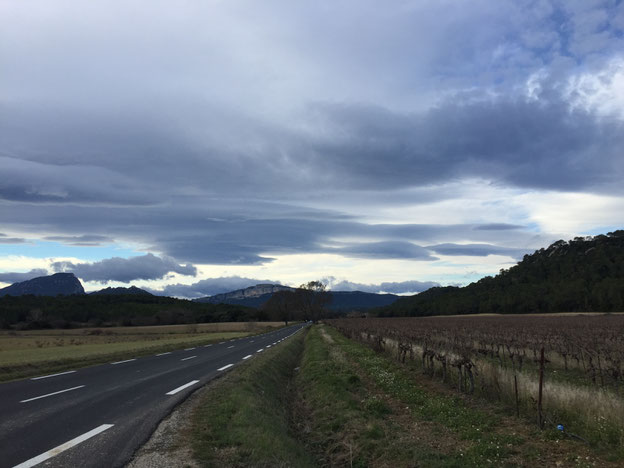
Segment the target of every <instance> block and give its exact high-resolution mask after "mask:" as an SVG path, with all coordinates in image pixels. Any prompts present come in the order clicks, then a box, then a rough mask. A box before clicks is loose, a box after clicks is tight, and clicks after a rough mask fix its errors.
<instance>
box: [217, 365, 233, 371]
mask: <svg viewBox="0 0 624 468" xmlns="http://www.w3.org/2000/svg"><path fill="white" fill-rule="evenodd" d="M233 365H234V364H228V365H227V366H223V367H220V368H218V369H217V370H218V371H222V370H225V369H229V368H230V367H232V366H233Z"/></svg>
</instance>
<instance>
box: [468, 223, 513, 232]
mask: <svg viewBox="0 0 624 468" xmlns="http://www.w3.org/2000/svg"><path fill="white" fill-rule="evenodd" d="M475 229H476V230H477V231H509V230H513V229H524V226H520V225H518V224H505V223H491V224H482V225H480V226H475Z"/></svg>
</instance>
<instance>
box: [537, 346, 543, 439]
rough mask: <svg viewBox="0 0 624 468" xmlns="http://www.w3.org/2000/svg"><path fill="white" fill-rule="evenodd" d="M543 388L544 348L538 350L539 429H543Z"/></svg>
mask: <svg viewBox="0 0 624 468" xmlns="http://www.w3.org/2000/svg"><path fill="white" fill-rule="evenodd" d="M543 387H544V347H543V346H542V349H541V350H540V369H539V395H538V398H537V423H538V425H539V427H540V429H543V428H544V415H543V414H542V389H543Z"/></svg>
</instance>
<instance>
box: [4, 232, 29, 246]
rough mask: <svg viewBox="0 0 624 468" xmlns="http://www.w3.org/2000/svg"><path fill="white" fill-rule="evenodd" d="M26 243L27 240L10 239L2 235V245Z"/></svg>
mask: <svg viewBox="0 0 624 468" xmlns="http://www.w3.org/2000/svg"><path fill="white" fill-rule="evenodd" d="M25 242H26V239H22V238H21V237H9V236H7V235H6V234H2V233H0V244H23V243H25Z"/></svg>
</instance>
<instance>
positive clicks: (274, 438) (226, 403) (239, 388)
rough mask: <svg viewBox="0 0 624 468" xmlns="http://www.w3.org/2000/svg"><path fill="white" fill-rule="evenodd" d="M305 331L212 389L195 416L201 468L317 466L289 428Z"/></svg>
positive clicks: (256, 357) (196, 454) (193, 433)
mask: <svg viewBox="0 0 624 468" xmlns="http://www.w3.org/2000/svg"><path fill="white" fill-rule="evenodd" d="M303 339H304V332H299V333H298V334H296V335H295V336H293V337H292V338H290V339H289V340H287V341H285V342H283V343H281V344H280V345H278V346H275V347H272V348H270V349H268V350H265V351H264V352H262V353H256V354H255V355H254V357H253V358H252V359H250V360H249V361H247V362H246V363H244V364H242V365H240V366H237V368H236V369H234V370H233V371H232V372H230V373H228V374H226V375H225V376H224V377H223V378H221V379H219V380H218V381H217V382H215V383H214V384H213V386H212V389H211V391H210V392H207V393H206V395H205V396H204V397H203V398H202V401H201V402H200V403H199V404H198V406H197V408H196V409H195V412H194V414H193V417H192V422H191V427H192V430H191V445H192V448H193V454H194V457H195V459H196V460H197V461H198V462H199V463H200V464H201V465H202V466H219V467H227V466H255V467H264V466H266V467H280V466H297V467H312V466H317V465H316V463H315V460H314V458H313V457H311V456H310V455H309V454H308V452H307V451H306V449H305V447H304V446H303V444H301V443H300V442H299V440H297V437H296V434H295V433H294V432H293V431H292V426H291V424H290V414H291V413H290V404H289V400H290V391H291V389H292V387H291V378H292V375H293V372H294V369H295V368H296V367H297V366H298V363H299V359H300V356H301V353H302V350H303Z"/></svg>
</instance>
